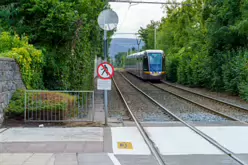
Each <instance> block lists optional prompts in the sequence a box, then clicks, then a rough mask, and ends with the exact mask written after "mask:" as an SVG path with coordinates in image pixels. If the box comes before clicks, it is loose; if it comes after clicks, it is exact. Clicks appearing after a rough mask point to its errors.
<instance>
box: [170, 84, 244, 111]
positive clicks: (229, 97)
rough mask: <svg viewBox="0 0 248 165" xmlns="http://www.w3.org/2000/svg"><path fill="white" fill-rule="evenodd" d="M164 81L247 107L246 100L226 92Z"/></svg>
mask: <svg viewBox="0 0 248 165" xmlns="http://www.w3.org/2000/svg"><path fill="white" fill-rule="evenodd" d="M166 82H167V83H168V84H171V85H175V86H178V87H180V88H184V89H186V90H190V91H193V92H196V93H200V94H204V95H207V96H210V97H214V98H217V99H219V100H223V101H226V102H229V103H233V104H237V105H240V106H242V107H245V108H248V101H244V100H242V99H241V98H240V97H238V96H233V95H230V94H228V93H226V92H213V91H210V90H208V89H205V88H190V87H186V86H183V85H181V84H177V83H171V82H168V81H166Z"/></svg>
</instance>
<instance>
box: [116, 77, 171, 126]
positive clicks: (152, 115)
mask: <svg viewBox="0 0 248 165" xmlns="http://www.w3.org/2000/svg"><path fill="white" fill-rule="evenodd" d="M114 79H115V81H116V83H117V85H118V87H119V89H120V90H121V92H122V94H123V96H124V98H125V100H126V101H127V103H128V106H129V107H130V109H131V111H132V112H133V114H134V115H135V117H136V118H137V119H138V120H139V121H143V122H144V121H153V122H162V121H175V119H174V118H173V117H171V116H170V115H169V114H166V113H165V112H164V111H163V110H162V109H161V108H160V107H159V106H157V105H155V104H154V103H152V102H151V101H150V100H149V99H148V98H146V97H145V96H144V95H143V94H141V93H139V92H138V91H137V90H136V89H135V88H133V87H132V86H131V85H130V84H129V83H128V82H127V81H126V80H125V79H124V78H123V77H122V76H121V75H120V73H116V74H115V76H114Z"/></svg>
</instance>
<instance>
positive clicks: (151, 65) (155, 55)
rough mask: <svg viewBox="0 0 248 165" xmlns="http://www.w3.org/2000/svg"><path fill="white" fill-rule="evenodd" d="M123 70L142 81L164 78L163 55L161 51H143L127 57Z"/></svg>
mask: <svg viewBox="0 0 248 165" xmlns="http://www.w3.org/2000/svg"><path fill="white" fill-rule="evenodd" d="M125 70H126V71H127V72H129V73H132V74H134V75H136V76H138V77H140V78H142V79H144V80H161V79H163V78H164V77H165V54H164V52H163V51H162V50H145V51H142V52H138V53H134V54H131V55H128V56H127V58H126V64H125Z"/></svg>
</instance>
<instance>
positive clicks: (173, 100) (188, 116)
mask: <svg viewBox="0 0 248 165" xmlns="http://www.w3.org/2000/svg"><path fill="white" fill-rule="evenodd" d="M124 75H125V76H126V77H127V78H128V79H129V80H130V81H131V82H132V83H134V84H135V85H136V86H137V87H139V88H140V89H141V90H143V91H144V92H145V93H147V94H149V95H150V96H151V97H152V98H154V99H155V100H157V101H158V102H159V103H160V104H162V105H163V106H165V107H166V108H168V109H169V110H170V111H171V112H173V113H175V114H176V115H177V116H178V117H180V118H181V119H183V120H185V121H204V122H213V121H230V120H228V119H226V118H223V117H221V116H218V115H216V114H213V113H210V112H209V111H206V110H205V109H203V108H201V107H198V106H196V105H193V104H190V103H188V102H187V101H184V100H182V99H179V98H177V97H175V96H173V95H171V94H169V93H167V92H165V91H162V90H160V89H158V88H156V87H154V86H152V85H150V84H148V83H146V82H144V81H142V80H140V79H138V78H136V77H134V76H133V75H131V74H129V73H124Z"/></svg>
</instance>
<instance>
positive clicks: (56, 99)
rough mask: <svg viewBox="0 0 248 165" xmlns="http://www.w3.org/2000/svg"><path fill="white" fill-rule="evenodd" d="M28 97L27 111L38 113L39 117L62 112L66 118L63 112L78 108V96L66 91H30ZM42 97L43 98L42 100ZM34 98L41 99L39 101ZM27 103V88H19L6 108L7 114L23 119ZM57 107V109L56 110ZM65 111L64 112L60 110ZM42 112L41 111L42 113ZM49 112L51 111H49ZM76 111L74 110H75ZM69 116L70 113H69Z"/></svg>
mask: <svg viewBox="0 0 248 165" xmlns="http://www.w3.org/2000/svg"><path fill="white" fill-rule="evenodd" d="M26 99H27V104H26V106H28V107H27V111H28V112H29V113H33V114H35V113H36V112H38V113H37V116H36V115H34V116H33V118H35V116H36V117H37V118H38V117H39V118H42V117H44V116H41V115H44V114H46V115H49V116H46V118H51V117H52V116H51V115H53V114H52V113H55V112H56V113H60V116H61V118H60V119H64V117H65V116H63V115H62V114H64V115H65V114H69V109H71V111H72V109H73V110H76V108H77V107H75V105H74V104H73V103H75V100H76V97H75V96H71V95H69V94H64V93H51V92H42V93H33V94H32V93H29V94H26ZM41 99H42V100H41ZM33 100H40V101H39V102H38V106H37V102H35V101H33ZM24 103H25V90H23V89H18V90H17V91H16V92H15V93H14V94H13V96H12V98H11V101H10V104H9V106H8V107H7V108H6V109H5V116H6V117H8V118H15V119H23V117H24V111H25V109H24V107H25V105H24ZM54 109H56V111H54ZM59 111H63V112H59ZM40 112H41V113H40ZM47 112H49V113H47ZM73 112H74V111H73ZM27 114H28V113H27ZM67 116H68V115H67Z"/></svg>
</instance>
